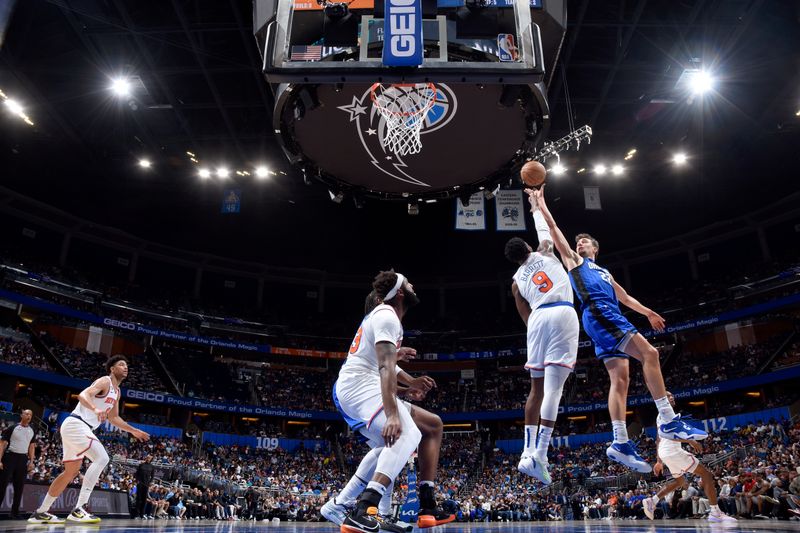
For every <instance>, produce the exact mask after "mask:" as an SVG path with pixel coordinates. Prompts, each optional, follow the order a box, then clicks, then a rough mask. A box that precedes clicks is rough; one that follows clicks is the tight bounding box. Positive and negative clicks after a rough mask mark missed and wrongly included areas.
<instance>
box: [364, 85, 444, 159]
mask: <svg viewBox="0 0 800 533" xmlns="http://www.w3.org/2000/svg"><path fill="white" fill-rule="evenodd" d="M372 102H373V104H374V105H375V107H376V108H377V109H378V111H379V112H380V114H381V116H382V117H383V118H384V120H385V121H386V135H385V137H384V139H383V146H384V147H385V148H386V149H387V150H389V151H390V152H392V153H393V154H395V155H399V156H404V155H408V154H418V153H419V152H420V150H422V142H421V141H420V137H419V134H420V131H421V130H422V125H423V124H424V122H425V117H426V116H427V115H428V111H430V110H431V108H432V107H433V104H434V103H435V102H436V86H435V85H434V84H433V83H403V84H394V85H382V84H380V83H376V84H375V85H373V86H372Z"/></svg>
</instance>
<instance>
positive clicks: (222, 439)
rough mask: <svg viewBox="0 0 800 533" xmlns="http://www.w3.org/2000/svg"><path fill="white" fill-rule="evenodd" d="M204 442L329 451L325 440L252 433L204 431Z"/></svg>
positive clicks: (290, 450)
mask: <svg viewBox="0 0 800 533" xmlns="http://www.w3.org/2000/svg"><path fill="white" fill-rule="evenodd" d="M203 442H210V443H211V444H215V445H217V446H249V447H250V448H255V449H257V450H269V451H273V450H277V449H281V450H286V451H287V452H294V451H295V450H297V449H298V448H300V447H303V448H305V449H306V450H312V451H314V452H320V453H327V451H328V443H327V442H326V441H324V440H311V439H304V440H301V439H283V438H277V437H254V436H251V435H232V434H230V433H211V432H208V431H205V432H203Z"/></svg>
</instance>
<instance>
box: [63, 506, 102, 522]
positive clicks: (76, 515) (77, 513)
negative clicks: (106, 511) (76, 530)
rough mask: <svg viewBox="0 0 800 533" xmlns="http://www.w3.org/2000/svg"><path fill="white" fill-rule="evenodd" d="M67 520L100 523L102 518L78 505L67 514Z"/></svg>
mask: <svg viewBox="0 0 800 533" xmlns="http://www.w3.org/2000/svg"><path fill="white" fill-rule="evenodd" d="M67 520H69V521H70V522H81V523H83V524H99V523H100V519H99V518H97V517H96V516H95V515H93V514H91V513H89V512H88V511H87V510H86V509H84V508H83V506H81V507H76V508H75V509H73V510H72V512H71V513H69V515H67Z"/></svg>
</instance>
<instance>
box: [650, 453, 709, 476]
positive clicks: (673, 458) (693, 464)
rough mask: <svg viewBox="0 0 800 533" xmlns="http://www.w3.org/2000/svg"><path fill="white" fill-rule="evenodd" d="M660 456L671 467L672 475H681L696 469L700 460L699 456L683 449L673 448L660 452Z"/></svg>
mask: <svg viewBox="0 0 800 533" xmlns="http://www.w3.org/2000/svg"><path fill="white" fill-rule="evenodd" d="M658 456H659V457H660V458H661V460H662V461H663V462H664V464H665V465H666V466H667V468H669V472H670V474H672V477H676V478H677V477H681V476H682V475H684V474H689V473H692V472H694V471H695V469H696V468H697V465H698V464H700V461H698V460H697V457H695V456H694V455H692V454H691V453H689V452H687V451H686V450H683V449H678V450H672V451H670V452H669V453H659V454H658Z"/></svg>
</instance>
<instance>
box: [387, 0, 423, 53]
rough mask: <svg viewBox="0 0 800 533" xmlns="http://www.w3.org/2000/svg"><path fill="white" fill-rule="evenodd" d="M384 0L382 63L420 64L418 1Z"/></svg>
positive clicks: (421, 47) (420, 19)
mask: <svg viewBox="0 0 800 533" xmlns="http://www.w3.org/2000/svg"><path fill="white" fill-rule="evenodd" d="M379 1H380V0H379ZM384 1H385V2H386V14H385V17H386V18H385V19H384V22H383V33H384V35H385V36H386V38H385V39H384V43H383V64H384V65H386V66H387V67H418V66H420V65H422V52H423V44H422V0H384Z"/></svg>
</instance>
